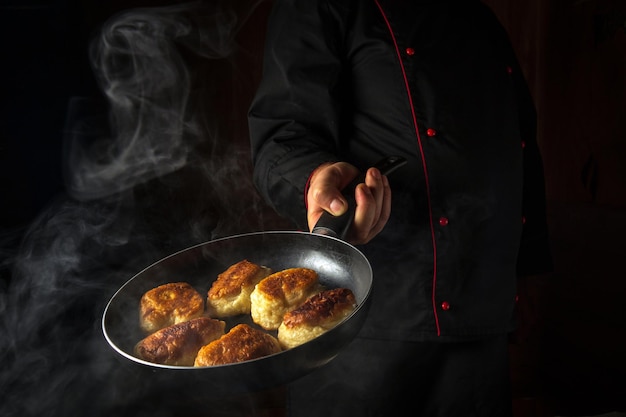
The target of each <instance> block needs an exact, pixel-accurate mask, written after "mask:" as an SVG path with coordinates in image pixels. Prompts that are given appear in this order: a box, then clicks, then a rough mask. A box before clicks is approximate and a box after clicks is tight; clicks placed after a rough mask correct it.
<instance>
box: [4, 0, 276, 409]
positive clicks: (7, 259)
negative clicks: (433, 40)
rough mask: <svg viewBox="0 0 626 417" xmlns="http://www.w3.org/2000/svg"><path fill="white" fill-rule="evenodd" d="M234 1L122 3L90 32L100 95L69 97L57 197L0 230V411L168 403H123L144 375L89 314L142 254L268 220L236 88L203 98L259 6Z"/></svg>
mask: <svg viewBox="0 0 626 417" xmlns="http://www.w3.org/2000/svg"><path fill="white" fill-rule="evenodd" d="M236 3H237V2H229V1H225V2H224V3H221V2H213V3H212V4H210V5H209V4H207V3H190V4H183V5H177V6H173V7H162V8H146V9H134V10H129V11H126V12H124V13H122V14H120V15H117V16H114V17H113V18H111V19H110V20H109V21H108V22H107V23H106V24H105V25H103V27H102V30H101V33H100V34H99V36H98V37H96V38H95V39H94V41H93V44H92V48H91V50H90V54H91V57H92V65H93V71H94V74H95V75H96V78H97V79H98V82H99V85H100V87H101V90H102V93H103V97H104V98H105V99H106V100H105V102H106V103H105V105H104V106H102V104H101V103H100V102H99V101H97V100H93V99H87V98H74V99H73V100H72V102H71V103H70V105H69V109H68V117H67V135H66V144H65V147H66V148H65V155H66V157H67V160H66V163H65V168H66V182H67V184H66V189H67V195H60V196H58V198H57V199H56V200H55V201H51V202H50V205H49V207H48V208H47V209H46V210H44V211H43V212H42V213H40V215H39V216H38V218H37V219H36V220H35V221H34V222H33V223H32V224H31V225H30V227H29V229H28V230H27V232H26V233H25V235H24V237H23V239H22V240H21V242H20V244H19V247H17V248H9V247H8V245H9V244H15V238H14V237H12V236H7V235H3V236H0V239H1V243H2V247H0V250H1V251H2V253H1V254H2V258H1V262H2V263H1V264H0V272H2V273H3V274H5V273H8V274H9V275H10V277H9V279H8V281H7V284H6V286H5V287H0V332H1V336H0V363H1V368H0V415H2V416H14V415H15V416H22V417H27V416H31V415H32V416H42V415H46V416H56V415H59V416H69V415H71V416H83V415H84V416H98V415H125V414H126V413H130V414H132V415H133V416H140V415H144V414H143V413H145V414H146V415H147V414H150V415H164V416H167V415H173V414H175V413H176V410H167V409H151V410H149V411H145V410H143V411H142V409H132V410H131V409H130V408H129V407H131V406H129V405H128V404H132V403H133V402H134V403H138V402H139V403H140V402H141V399H142V398H143V396H144V395H145V394H146V392H144V388H143V384H144V383H145V382H144V381H141V380H137V379H136V378H134V377H133V375H132V374H128V373H127V372H125V371H124V369H123V368H122V367H120V366H119V362H118V361H117V359H118V358H116V357H114V355H112V352H111V351H110V349H109V347H108V346H107V345H106V342H105V341H104V339H103V337H102V333H101V329H100V318H101V314H102V311H103V308H104V306H105V304H106V302H107V301H108V299H109V298H110V297H111V296H112V294H113V293H114V292H115V291H116V289H117V288H119V287H120V286H121V285H122V284H123V283H124V282H125V281H126V280H128V279H129V278H130V277H131V276H132V275H134V274H135V273H136V272H138V271H139V270H141V269H142V268H143V267H145V266H147V265H148V264H150V263H152V262H153V261H155V260H157V259H159V258H161V257H163V256H165V255H166V254H169V253H172V252H174V251H176V250H180V249H182V248H185V247H188V246H191V245H193V244H196V243H199V242H202V241H206V240H210V239H212V238H216V237H220V236H226V235H231V234H236V233H244V232H249V231H253V230H262V229H264V228H266V227H268V225H270V224H272V222H274V221H275V219H274V218H273V217H272V213H271V212H270V211H268V209H267V207H266V206H264V205H263V204H262V203H261V201H260V198H259V197H258V196H257V195H256V194H255V192H254V187H253V186H252V183H251V180H250V166H249V160H250V158H249V154H248V150H247V137H246V135H247V129H246V128H245V126H244V127H243V128H242V127H241V126H240V125H241V123H242V122H245V111H246V109H245V107H244V105H245V100H244V102H239V103H237V98H236V97H230V98H229V99H230V100H231V101H234V102H235V105H233V107H232V108H227V109H224V108H221V107H219V104H215V103H216V102H219V98H220V97H217V92H218V91H223V90H224V89H223V88H220V87H221V85H222V83H223V82H224V78H221V76H224V75H225V74H226V75H227V76H229V77H235V78H236V77H239V76H241V75H242V74H243V72H242V71H241V69H239V68H237V66H236V63H235V60H234V58H233V56H234V54H235V53H246V51H242V50H241V49H240V48H241V46H240V45H238V43H237V34H238V33H239V31H240V30H241V28H242V27H243V26H244V25H245V23H246V20H247V19H248V17H250V16H251V15H252V13H253V12H254V11H255V9H256V8H257V6H258V5H259V4H260V2H249V3H248V4H245V5H244V6H241V4H239V7H240V8H241V9H243V11H241V10H236V9H235V8H234V7H235V4H236ZM239 81H240V83H245V82H246V80H245V79H242V80H239ZM234 84H238V83H237V82H235V83H234ZM226 91H228V89H226ZM231 93H233V92H232V91H231ZM233 94H235V93H233ZM233 111H237V112H238V113H237V114H232V112H233ZM225 112H226V113H228V114H225ZM242 115H243V117H242ZM224 120H228V121H229V122H232V121H234V122H235V124H236V126H234V127H233V126H230V125H228V124H225V123H224V122H223V121H224ZM237 121H239V123H237Z"/></svg>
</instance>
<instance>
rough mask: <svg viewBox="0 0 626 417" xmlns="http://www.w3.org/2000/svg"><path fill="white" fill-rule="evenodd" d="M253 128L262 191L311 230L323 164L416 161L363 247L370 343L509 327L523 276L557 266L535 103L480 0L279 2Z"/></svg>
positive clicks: (397, 176)
mask: <svg viewBox="0 0 626 417" xmlns="http://www.w3.org/2000/svg"><path fill="white" fill-rule="evenodd" d="M249 129H250V137H251V145H252V156H253V163H254V181H255V184H256V186H257V188H258V190H259V192H260V193H261V194H262V196H263V197H264V198H265V199H266V200H267V201H268V202H269V204H271V205H272V206H273V207H274V208H275V209H276V210H277V212H279V213H281V214H282V215H284V216H286V217H288V218H290V219H292V220H293V222H294V224H295V225H296V226H297V227H299V228H300V229H308V228H307V225H306V208H305V199H304V195H305V192H306V187H307V180H308V178H309V175H310V174H311V172H312V171H313V170H314V169H315V168H316V167H318V166H319V165H320V164H322V163H324V162H329V161H348V162H350V163H352V164H354V165H356V166H357V167H359V168H360V169H361V170H366V169H367V168H368V167H370V166H372V165H373V164H374V163H375V162H377V161H378V160H379V159H381V158H382V157H384V156H386V155H399V156H402V157H404V158H406V159H407V160H408V164H407V165H405V166H404V167H402V168H400V169H399V170H397V171H395V172H394V173H393V174H390V176H389V180H390V184H391V189H392V193H393V197H392V213H391V218H390V220H389V222H388V224H387V226H386V227H385V229H384V230H383V232H381V233H380V234H379V235H378V236H377V237H376V238H375V239H374V240H372V241H371V242H370V243H368V244H366V245H363V246H362V247H359V249H361V250H362V251H363V252H364V253H365V255H366V256H367V257H368V259H369V260H370V262H371V264H372V267H373V270H374V284H373V290H372V294H371V300H370V302H371V305H370V310H369V315H368V319H367V321H366V323H365V325H364V328H363V330H362V333H361V336H363V337H377V338H388V339H398V340H416V341H420V340H444V341H445V340H459V339H467V338H476V337H483V336H489V335H495V334H503V333H505V332H508V331H510V330H511V329H512V315H513V310H514V305H515V298H516V277H518V276H519V275H526V274H534V273H538V272H543V271H547V270H549V269H550V254H549V250H548V234H547V226H546V218H545V190H544V182H543V181H544V179H543V167H542V160H541V156H540V153H539V149H538V146H537V142H536V112H535V108H534V105H533V101H532V97H531V95H530V92H529V89H528V87H527V85H526V82H525V80H524V77H523V74H522V71H521V68H520V66H519V64H518V62H517V60H516V57H515V53H514V51H513V49H512V47H511V45H510V43H509V40H508V37H507V33H506V32H505V30H504V28H503V27H502V26H501V25H500V23H499V22H498V20H497V18H496V17H495V16H494V15H493V13H492V12H491V11H490V10H489V9H488V8H487V7H486V6H485V5H483V4H482V3H481V2H480V1H476V0H433V1H429V0H412V1H401V0H277V1H276V2H275V5H274V8H273V10H272V13H271V15H270V19H269V22H268V30H267V37H266V49H265V55H264V64H263V77H262V80H261V82H260V85H259V88H258V91H257V94H256V96H255V98H254V100H253V102H252V104H251V107H250V110H249Z"/></svg>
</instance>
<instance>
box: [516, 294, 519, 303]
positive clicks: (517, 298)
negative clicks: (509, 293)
mask: <svg viewBox="0 0 626 417" xmlns="http://www.w3.org/2000/svg"><path fill="white" fill-rule="evenodd" d="M518 301H519V295H516V296H515V302H516V303H517V302H518Z"/></svg>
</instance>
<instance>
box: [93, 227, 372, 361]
mask: <svg viewBox="0 0 626 417" xmlns="http://www.w3.org/2000/svg"><path fill="white" fill-rule="evenodd" d="M261 235H306V236H315V238H320V239H330V240H332V241H336V242H337V243H338V244H340V245H342V246H346V247H348V248H349V249H350V250H351V251H353V252H354V254H355V255H356V256H359V257H360V258H362V261H364V265H366V266H367V269H368V273H369V277H370V279H372V280H373V271H372V266H371V264H370V263H369V260H368V259H367V257H366V256H365V255H364V254H363V252H361V250H359V249H358V248H357V247H355V246H354V245H352V244H350V243H348V242H346V241H344V240H342V239H339V238H336V237H333V236H328V235H323V234H319V233H313V232H305V231H296V230H268V231H257V232H249V233H240V234H235V235H231V236H225V237H220V238H216V239H211V240H208V241H205V242H201V243H197V244H194V245H191V246H189V247H187V248H184V249H181V250H178V251H176V252H173V253H171V254H169V255H167V256H165V257H162V258H160V259H158V260H156V261H154V262H152V263H151V264H149V265H148V266H146V267H145V268H143V269H141V270H140V271H139V272H137V273H135V274H134V275H133V276H132V277H131V278H129V279H128V280H127V281H126V282H124V284H122V285H121V286H120V287H119V288H118V289H117V290H116V291H115V293H113V295H112V296H111V297H110V298H109V300H108V302H107V304H106V306H105V308H104V310H103V313H102V319H101V330H102V333H103V336H104V338H105V339H106V341H107V344H108V345H109V347H110V348H112V349H113V350H114V351H116V352H117V353H118V354H119V355H121V356H123V357H124V358H126V359H128V360H130V361H132V362H134V363H137V364H140V365H143V366H145V367H148V368H151V369H163V370H168V371H190V370H193V371H198V372H200V371H203V370H207V369H211V370H215V369H223V368H227V367H228V368H229V369H232V368H234V367H238V366H243V365H249V364H251V363H254V362H258V361H262V360H268V359H269V358H272V357H276V356H280V355H286V354H289V352H293V353H292V354H295V353H296V352H297V351H299V350H302V349H304V348H305V347H307V345H309V344H311V343H314V342H315V341H316V340H317V341H318V342H319V341H320V339H323V338H328V337H329V335H332V334H333V333H334V332H336V331H337V329H338V328H339V327H341V325H342V324H344V323H346V322H347V321H348V320H350V319H351V318H352V317H353V316H355V315H356V314H358V313H359V312H361V310H362V308H364V307H365V306H366V304H367V301H368V300H369V297H370V293H371V291H372V285H371V284H370V285H369V286H368V288H367V290H366V292H365V294H364V296H363V299H362V301H361V302H360V303H359V304H358V305H357V307H356V308H355V309H354V310H353V311H352V312H351V313H350V314H349V315H348V316H347V317H345V318H344V319H343V320H342V321H341V322H340V323H338V324H337V325H336V326H335V327H333V328H332V329H330V330H329V331H327V332H326V333H324V334H322V335H320V336H318V337H316V338H315V339H312V340H310V341H308V342H306V343H304V344H302V345H299V346H296V347H294V348H290V349H286V350H283V351H281V352H277V353H273V354H270V355H266V356H263V357H260V358H255V359H250V360H246V361H242V362H236V363H231V364H222V365H215V366H204V367H196V366H180V365H166V364H158V363H153V362H149V361H146V360H143V359H140V358H138V357H136V356H134V355H132V354H131V353H129V352H127V351H126V350H124V349H122V348H121V347H119V346H118V345H117V343H116V342H115V341H114V340H113V338H112V337H111V336H110V334H109V332H108V331H107V324H106V320H107V317H108V314H107V313H108V312H109V311H110V308H111V305H112V303H114V301H115V300H116V298H117V297H118V295H119V294H120V293H122V292H123V291H124V290H125V288H126V287H127V286H129V285H131V283H132V282H133V280H134V279H135V278H137V277H139V276H140V275H142V274H143V273H144V272H146V271H148V270H149V269H151V268H153V267H155V266H156V265H158V264H159V263H162V262H165V261H166V260H168V259H170V258H172V257H175V256H177V255H180V254H182V253H184V252H187V251H192V250H194V249H197V248H199V247H201V246H205V245H208V244H212V243H218V242H221V241H226V240H235V239H243V238H248V237H254V236H261ZM331 359H332V357H331V358H329V359H328V360H331Z"/></svg>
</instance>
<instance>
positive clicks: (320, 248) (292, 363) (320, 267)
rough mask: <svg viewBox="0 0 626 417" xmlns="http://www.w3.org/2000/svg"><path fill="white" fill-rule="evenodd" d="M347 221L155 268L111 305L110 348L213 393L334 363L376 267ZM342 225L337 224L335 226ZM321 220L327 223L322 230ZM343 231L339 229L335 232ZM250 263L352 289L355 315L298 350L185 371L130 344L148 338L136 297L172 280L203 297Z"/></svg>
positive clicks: (156, 376)
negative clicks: (352, 238)
mask: <svg viewBox="0 0 626 417" xmlns="http://www.w3.org/2000/svg"><path fill="white" fill-rule="evenodd" d="M404 162H405V161H404V160H403V159H401V158H395V157H393V158H387V159H385V160H384V163H383V165H379V167H380V169H381V171H382V172H383V174H388V173H389V172H391V170H393V169H395V168H396V167H398V166H400V165H402V164H403V163H404ZM350 216H351V214H349V215H348V218H343V219H342V218H339V219H338V218H334V217H332V216H328V218H325V219H321V220H320V222H319V223H318V228H317V231H316V232H315V233H307V232H295V231H286V232H259V233H250V234H243V235H237V236H232V237H228V238H222V239H217V240H213V241H210V242H206V243H202V244H199V245H196V246H193V247H191V248H188V249H185V250H183V251H180V252H178V253H175V254H173V255H170V256H168V257H166V258H164V259H162V260H160V261H158V262H156V263H154V264H153V265H150V266H149V267H147V268H146V269H144V270H143V271H141V272H139V273H138V274H137V275H135V276H134V277H132V278H131V279H130V280H129V281H128V282H127V283H126V284H124V285H123V286H122V287H121V288H120V289H119V290H118V291H117V292H116V293H115V294H114V295H113V297H112V298H111V300H110V301H109V303H108V304H107V306H106V308H105V310H104V314H103V318H102V329H103V332H104V336H105V338H106V340H107V341H108V343H109V345H110V346H111V348H113V349H114V350H115V351H116V352H117V353H118V354H119V355H121V357H122V358H123V359H122V360H123V362H126V363H127V364H130V366H134V367H135V368H136V372H146V373H147V377H148V378H149V379H150V381H151V382H152V383H159V381H163V383H167V384H174V385H175V386H180V385H181V384H185V385H188V386H193V387H205V388H206V387H208V388H209V389H211V390H212V391H214V392H215V391H216V390H217V391H219V390H226V391H228V392H238V391H258V390H263V389H269V388H272V387H277V386H280V385H283V384H285V383H288V382H290V381H293V380H295V379H297V378H299V377H301V376H303V375H305V374H306V373H308V372H310V371H312V370H314V369H316V368H318V367H320V366H322V365H324V364H325V363H327V362H329V361H330V360H332V359H333V358H334V357H335V356H336V355H337V354H338V353H339V352H340V351H341V349H342V348H343V347H344V346H345V345H347V344H348V343H349V342H350V341H351V340H352V339H353V338H354V337H355V336H356V334H357V333H358V331H359V330H360V328H361V326H362V325H363V321H364V320H365V317H366V315H367V310H368V300H369V298H368V297H369V293H370V289H371V286H372V269H371V267H370V264H369V262H368V260H367V259H366V258H365V256H364V255H363V254H362V253H361V252H360V251H359V250H358V249H356V248H355V247H354V246H352V245H350V244H348V243H346V242H344V241H343V240H342V239H340V238H336V237H333V236H330V235H332V234H334V232H333V230H340V232H339V237H343V236H345V232H346V230H347V227H344V225H343V223H345V222H348V223H351V217H350ZM337 222H339V223H337ZM322 223H324V225H322ZM337 226H338V227H337ZM243 259H247V260H249V261H251V262H254V263H257V264H260V265H265V266H268V267H270V268H271V269H272V270H273V271H279V270H281V269H286V268H294V267H304V268H311V269H314V270H315V271H317V272H318V274H319V276H320V282H321V283H322V284H323V285H324V286H326V287H328V288H337V287H345V288H349V289H350V290H352V292H353V293H354V295H355V298H356V301H357V307H356V309H355V310H354V311H353V313H352V314H351V315H350V316H349V317H347V318H346V320H344V321H343V322H342V323H341V324H339V325H338V326H336V327H335V328H334V329H332V330H330V331H329V332H327V333H325V334H323V335H321V336H320V337H318V338H316V339H313V340H311V341H309V342H307V343H305V344H303V345H301V346H298V347H295V348H293V349H290V350H286V351H283V352H281V353H277V354H274V355H271V356H266V357H264V358H260V359H256V360H252V361H246V362H242V363H236V364H230V365H222V366H213V367H203V368H194V367H181V366H169V365H160V364H154V363H150V362H146V361H143V360H141V359H139V358H136V357H135V356H134V355H133V353H132V352H133V347H134V345H135V343H137V342H138V341H139V340H140V339H141V338H142V337H143V334H142V333H141V331H140V329H139V300H140V298H141V296H142V295H143V294H144V293H145V292H146V291H148V290H150V289H152V288H154V287H156V286H158V285H161V284H165V283H168V282H176V281H186V282H189V283H190V284H191V285H193V286H194V287H195V288H196V289H197V290H198V291H199V292H200V293H201V294H206V292H207V291H208V289H209V288H210V286H211V283H212V282H213V281H214V280H215V279H216V278H217V275H218V274H219V273H221V272H223V271H224V270H226V269H227V268H228V267H229V266H230V265H232V264H234V263H236V262H239V261H241V260H243ZM225 321H226V322H227V330H228V329H229V328H230V327H231V326H232V325H234V324H235V323H240V322H246V323H248V324H250V325H254V323H252V321H251V319H250V318H249V316H241V317H236V318H233V319H229V320H225Z"/></svg>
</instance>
